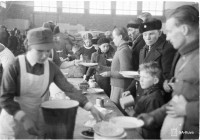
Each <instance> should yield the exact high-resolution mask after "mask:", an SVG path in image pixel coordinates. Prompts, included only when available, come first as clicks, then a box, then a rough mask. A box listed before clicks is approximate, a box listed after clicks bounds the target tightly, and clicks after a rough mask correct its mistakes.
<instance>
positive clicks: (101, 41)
mask: <svg viewBox="0 0 200 140" xmlns="http://www.w3.org/2000/svg"><path fill="white" fill-rule="evenodd" d="M104 43H108V44H109V43H110V40H109V39H108V38H105V37H102V38H100V39H99V40H98V41H97V44H98V45H99V46H100V45H102V44H104Z"/></svg>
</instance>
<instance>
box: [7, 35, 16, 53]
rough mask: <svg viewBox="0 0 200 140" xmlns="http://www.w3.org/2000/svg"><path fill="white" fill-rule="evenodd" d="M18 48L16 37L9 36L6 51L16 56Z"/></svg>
mask: <svg viewBox="0 0 200 140" xmlns="http://www.w3.org/2000/svg"><path fill="white" fill-rule="evenodd" d="M17 47H18V39H17V37H16V36H10V37H9V38H8V49H10V50H11V51H12V53H13V54H16V52H17Z"/></svg>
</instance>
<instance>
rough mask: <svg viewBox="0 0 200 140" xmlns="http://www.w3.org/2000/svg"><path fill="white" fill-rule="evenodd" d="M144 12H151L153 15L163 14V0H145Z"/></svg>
mask: <svg viewBox="0 0 200 140" xmlns="http://www.w3.org/2000/svg"><path fill="white" fill-rule="evenodd" d="M142 12H149V13H151V14H152V15H158V16H162V15H163V2H162V1H143V3H142Z"/></svg>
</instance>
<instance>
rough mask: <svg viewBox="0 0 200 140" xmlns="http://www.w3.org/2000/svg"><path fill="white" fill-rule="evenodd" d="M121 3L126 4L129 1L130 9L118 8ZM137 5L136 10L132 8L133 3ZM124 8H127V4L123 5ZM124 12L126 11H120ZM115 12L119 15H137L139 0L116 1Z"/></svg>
mask: <svg viewBox="0 0 200 140" xmlns="http://www.w3.org/2000/svg"><path fill="white" fill-rule="evenodd" d="M119 3H120V5H121V4H126V5H127V3H129V4H128V5H129V6H130V8H129V9H128V10H125V9H118V4H119ZM130 3H133V4H131V5H130ZM134 4H135V5H136V6H135V8H136V9H134V10H131V7H132V5H134ZM123 8H127V7H126V6H123ZM120 11H121V12H123V11H125V12H124V13H123V14H122V13H121V14H120V13H118V12H120ZM131 11H135V12H133V13H131ZM115 13H116V15H119V16H121V15H122V16H134V15H135V16H136V15H137V14H138V1H116V8H115Z"/></svg>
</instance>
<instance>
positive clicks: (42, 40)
mask: <svg viewBox="0 0 200 140" xmlns="http://www.w3.org/2000/svg"><path fill="white" fill-rule="evenodd" d="M27 39H28V46H29V47H32V48H35V49H42V50H49V49H52V48H54V47H55V46H54V43H53V33H52V31H51V30H50V29H48V28H43V27H40V28H34V29H32V30H30V31H28V34H27Z"/></svg>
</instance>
